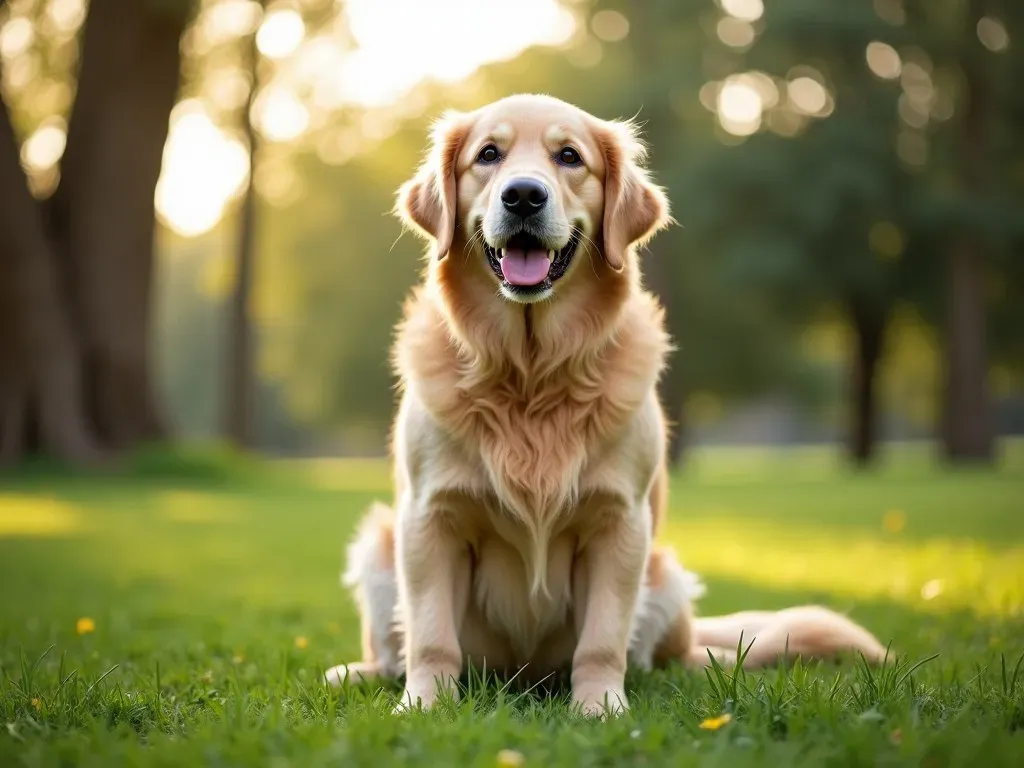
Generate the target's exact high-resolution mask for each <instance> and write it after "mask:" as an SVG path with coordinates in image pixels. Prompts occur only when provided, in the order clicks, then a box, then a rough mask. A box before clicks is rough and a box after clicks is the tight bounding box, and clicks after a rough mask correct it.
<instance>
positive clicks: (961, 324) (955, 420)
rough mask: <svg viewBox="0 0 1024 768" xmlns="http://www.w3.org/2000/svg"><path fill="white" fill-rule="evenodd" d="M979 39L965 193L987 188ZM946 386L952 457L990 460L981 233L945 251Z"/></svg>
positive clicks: (969, 70) (967, 117)
mask: <svg viewBox="0 0 1024 768" xmlns="http://www.w3.org/2000/svg"><path fill="white" fill-rule="evenodd" d="M970 10H971V13H970V19H971V20H972V21H971V24H972V26H971V29H972V30H973V28H974V27H973V23H974V20H976V19H978V18H980V17H981V16H982V15H983V8H982V3H981V2H979V0H974V1H973V2H972V3H971V4H970ZM981 55H983V52H982V51H981V50H980V45H979V44H978V41H977V40H972V51H971V54H970V55H968V56H967V57H966V61H965V62H964V78H965V81H966V85H967V88H966V92H967V94H968V96H967V101H968V103H967V108H966V110H965V111H964V114H963V124H962V125H963V133H962V137H961V142H960V146H961V150H960V151H961V153H962V155H961V158H960V181H961V191H962V194H963V195H964V197H965V198H967V197H970V198H978V197H981V196H983V195H984V193H985V180H986V164H987V162H988V159H987V152H986V142H987V140H988V122H989V111H990V108H991V103H990V102H991V97H990V94H989V84H988V78H987V77H986V73H985V72H983V71H982V68H981V61H980V60H979V56H981ZM946 281H947V294H946V388H945V401H944V404H943V405H944V408H943V438H944V444H945V445H944V447H945V453H946V457H947V458H948V459H950V460H952V461H956V462H960V461H982V462H988V461H991V460H992V458H993V454H994V437H993V432H992V417H991V413H990V405H989V393H988V350H987V342H986V329H985V324H986V322H985V258H984V253H983V250H982V244H981V242H980V239H979V238H978V237H977V235H976V234H974V233H966V232H965V233H961V234H960V236H959V237H956V238H953V239H952V240H951V242H950V246H949V251H948V252H947V254H946Z"/></svg>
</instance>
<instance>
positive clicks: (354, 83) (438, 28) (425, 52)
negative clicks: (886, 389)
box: [338, 0, 576, 106]
mask: <svg viewBox="0 0 1024 768" xmlns="http://www.w3.org/2000/svg"><path fill="white" fill-rule="evenodd" d="M344 9H345V15H346V18H347V20H348V23H349V30H350V32H351V34H352V37H353V38H354V39H355V41H356V45H357V47H356V50H355V51H353V52H352V53H351V54H350V55H349V56H347V57H346V60H345V62H344V64H343V65H342V68H341V69H342V71H341V72H340V74H339V82H338V86H339V88H340V89H341V91H342V92H343V94H344V98H345V100H348V101H355V102H358V103H360V104H363V105H365V106H380V105H384V104H388V103H391V102H393V101H395V100H396V99H398V98H399V97H400V96H402V95H403V94H404V93H405V92H406V91H408V90H410V89H411V88H412V87H413V86H414V85H416V84H417V83H419V82H420V81H422V80H425V79H437V80H441V81H444V82H455V81H459V80H462V79H464V78H466V77H468V76H469V75H471V74H472V73H473V72H474V71H476V70H477V69H478V68H479V67H480V66H482V65H483V64H486V63H489V62H494V61H502V60H506V59H510V58H512V57H514V56H515V55H517V54H518V53H520V52H521V51H522V50H524V49H525V48H527V47H529V46H531V45H558V44H561V43H565V42H566V41H568V40H569V38H570V37H571V36H572V34H573V32H574V31H575V25H576V22H575V17H574V16H573V15H572V13H570V12H569V11H568V10H566V9H565V8H563V7H562V6H561V4H560V3H558V2H557V0H520V2H518V3H517V4H516V8H515V13H509V6H508V4H507V3H506V2H501V0H450V2H445V3H424V2H422V0H389V1H388V2H383V1H382V0H350V1H349V2H347V3H346V4H345V6H344ZM482 30H487V32H486V33H481V31H482ZM443 39H454V40H459V41H460V42H459V44H458V45H438V43H437V41H438V40H443Z"/></svg>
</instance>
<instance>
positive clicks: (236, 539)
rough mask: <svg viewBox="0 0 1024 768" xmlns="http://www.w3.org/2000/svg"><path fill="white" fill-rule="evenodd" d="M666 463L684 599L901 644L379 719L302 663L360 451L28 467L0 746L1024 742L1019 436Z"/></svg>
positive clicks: (741, 755)
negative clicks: (596, 707) (810, 620)
mask: <svg viewBox="0 0 1024 768" xmlns="http://www.w3.org/2000/svg"><path fill="white" fill-rule="evenodd" d="M673 485H674V487H673V506H672V514H671V517H670V522H669V525H668V527H667V530H666V532H665V534H664V536H665V538H666V539H668V540H671V541H672V543H673V544H674V545H675V546H676V549H677V551H678V552H679V553H680V555H682V556H683V558H684V560H685V562H686V563H687V565H688V566H689V567H691V568H693V569H694V570H697V571H698V572H700V573H701V574H702V575H703V576H704V577H705V578H706V580H707V583H708V595H707V596H706V598H705V599H704V600H703V601H702V603H701V605H700V606H699V607H700V610H701V611H702V612H704V613H717V612H722V611H730V610H736V609H741V608H749V607H780V606H785V605H790V604H794V603H799V602H804V601H823V602H825V603H826V604H828V605H830V606H832V607H834V608H837V609H839V610H842V611H846V612H849V613H850V615H852V616H853V617H854V618H856V619H857V620H859V621H861V622H863V623H865V624H866V625H867V626H869V627H870V628H871V629H872V630H873V631H875V632H876V633H877V634H878V635H879V636H881V637H882V638H883V641H884V642H890V641H891V642H892V645H893V648H894V649H895V651H896V653H897V660H898V664H897V665H896V666H894V667H891V668H890V669H888V670H886V671H881V672H880V671H874V670H868V669H865V668H863V667H861V666H859V665H858V664H857V662H856V660H849V661H847V662H844V663H843V664H842V665H839V666H836V665H830V664H814V663H811V664H807V665H801V664H796V665H794V666H792V667H789V668H780V669H773V670H770V671H768V672H767V673H764V674H760V673H758V674H749V673H748V674H741V675H736V676H734V677H733V676H730V674H729V673H728V672H723V671H721V670H712V671H711V672H710V673H709V674H705V673H704V672H700V673H697V672H688V671H685V670H682V669H678V668H674V669H670V670H667V671H664V672H655V673H650V674H643V675H641V674H636V673H631V674H630V677H629V679H628V681H627V685H628V690H629V692H630V694H631V697H632V705H633V708H632V710H631V711H630V713H629V714H627V715H626V716H624V717H622V718H620V719H617V720H613V721H610V722H605V723H599V722H586V721H581V720H578V719H575V718H574V717H573V716H572V715H571V713H570V712H569V710H568V708H567V707H566V705H565V691H564V690H559V689H555V690H554V691H551V692H546V693H544V694H540V693H538V692H535V691H533V692H531V691H525V692H524V691H520V690H517V689H515V688H514V687H509V686H505V687H501V686H499V685H498V684H497V683H495V682H494V681H487V680H480V679H479V678H478V677H476V676H473V677H469V678H467V680H466V681H465V685H466V690H465V695H464V698H463V701H462V702H461V703H460V704H458V705H449V706H443V707H441V708H440V709H439V710H437V711H435V712H432V713H429V714H419V713H417V714H413V715H409V716H406V717H401V718H396V717H393V716H391V715H390V714H389V711H390V707H391V705H392V703H393V701H394V699H395V697H396V695H397V693H398V689H397V688H385V689H383V690H380V689H376V688H374V687H361V688H359V687H357V688H352V689H349V690H345V691H333V690H328V689H325V688H324V687H323V686H322V685H321V684H320V683H319V682H318V680H319V679H320V674H321V672H322V670H323V669H325V668H326V667H327V666H329V665H332V664H335V663H337V662H339V661H343V660H351V659H355V658H356V657H357V655H358V648H359V643H358V626H357V623H356V616H355V613H354V610H353V606H352V603H351V601H350V600H349V598H348V596H347V595H346V594H344V593H343V592H342V591H341V589H340V587H339V585H338V575H339V571H340V569H341V565H342V563H341V554H342V547H343V544H344V542H345V539H346V537H347V535H348V534H349V532H350V531H351V529H352V527H353V525H354V523H355V521H356V520H357V518H358V516H359V515H360V513H361V511H362V509H363V508H364V506H365V505H366V504H367V503H368V502H369V501H370V500H371V499H373V498H375V497H384V498H387V496H388V473H387V467H386V466H385V465H384V464H383V463H381V462H336V461H329V462H328V461H324V462H296V463H287V464H286V463H282V462H279V463H247V462H242V461H239V460H231V459H224V458H220V457H214V458H210V457H205V456H198V457H197V456H186V457H181V456H176V457H161V456H151V457H147V458H144V459H140V460H139V462H137V465H136V466H134V467H133V468H132V469H131V470H125V471H124V472H122V473H120V474H119V475H118V476H116V477H109V476H108V477H105V478H94V477H74V476H68V475H62V474H59V473H55V472H54V471H52V470H48V469H46V468H39V469H36V470H33V471H31V472H28V473H23V474H21V475H18V476H0V580H2V582H0V583H2V584H3V599H2V603H0V665H2V667H3V669H2V673H0V720H2V722H3V724H4V725H5V727H3V728H0V765H3V766H16V765H25V766H35V765H87V766H93V765H94V766H111V765H117V764H132V765H143V766H151V765H152V766H156V765H199V764H203V765H243V764H246V765H247V764H253V765H270V766H274V767H275V768H278V767H281V768H283V767H284V766H292V765H294V766H302V767H303V768H306V767H308V766H319V765H372V766H384V765H388V764H409V765H417V766H419V765H424V766H429V765H444V766H448V767H450V768H454V767H455V766H464V765H465V766H469V765H480V766H495V765H519V764H524V765H527V766H577V765H580V766H583V765H613V764H623V765H645V766H655V765H672V766H678V765H688V764H702V765H704V764H707V765H722V766H730V767H731V766H742V765H748V764H750V765H753V764H758V765H760V764H772V765H776V766H778V765H790V764H802V765H816V766H817V765H844V766H845V765H872V766H874V765H896V764H914V765H928V766H947V765H964V766H975V765H979V764H981V763H989V764H994V765H1021V764H1024V664H1022V663H1020V662H1021V657H1022V653H1024V444H1008V445H1006V446H1005V447H1004V452H1003V458H1002V461H1001V463H1000V466H999V468H998V469H997V470H990V471H982V470H971V471H967V470H963V471H956V472H953V471H949V470H940V469H938V468H936V467H935V466H934V465H933V463H932V462H931V460H930V457H929V455H928V453H927V452H926V451H923V450H922V449H920V448H903V449H898V450H897V449H892V450H890V451H889V452H888V454H887V455H886V457H885V460H884V463H883V465H882V466H881V467H880V468H879V469H876V470H874V471H871V472H869V473H864V474H856V473H853V472H850V471H848V470H846V469H844V468H843V466H842V465H841V464H840V463H839V462H838V461H837V460H836V457H835V456H834V455H833V454H832V453H831V452H827V451H823V450H792V451H773V452H768V451H761V450H726V449H720V450H714V451H707V452H705V453H701V454H700V455H698V456H696V457H695V459H694V461H693V462H692V463H691V464H690V466H689V467H688V468H687V470H686V472H684V473H682V474H680V475H679V476H678V477H676V478H675V479H674V483H673ZM723 714H728V715H729V717H728V718H719V717H718V716H720V715H723ZM713 718H718V719H713ZM702 723H703V724H704V725H705V727H704V728H702V727H701V724H702ZM715 725H718V726H719V727H718V728H717V729H715V728H713V727H708V726H715Z"/></svg>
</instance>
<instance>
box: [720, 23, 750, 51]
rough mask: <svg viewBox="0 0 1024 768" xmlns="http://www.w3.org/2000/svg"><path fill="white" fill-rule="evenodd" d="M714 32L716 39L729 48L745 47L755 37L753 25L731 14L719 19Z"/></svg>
mask: <svg viewBox="0 0 1024 768" xmlns="http://www.w3.org/2000/svg"><path fill="white" fill-rule="evenodd" d="M715 32H716V33H717V34H718V39H719V40H721V41H722V42H723V43H725V44H726V45H728V46H729V47H730V48H746V47H747V46H748V45H750V44H751V43H752V42H754V37H755V34H754V27H753V25H751V24H750V23H748V22H746V21H742V20H741V19H734V18H733V17H731V16H725V17H723V18H721V19H719V20H718V26H716V27H715Z"/></svg>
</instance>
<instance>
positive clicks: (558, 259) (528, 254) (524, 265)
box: [484, 229, 580, 294]
mask: <svg viewBox="0 0 1024 768" xmlns="http://www.w3.org/2000/svg"><path fill="white" fill-rule="evenodd" d="M579 242H580V237H579V230H576V229H573V231H572V236H571V237H570V238H569V242H568V243H566V245H565V247H564V248H562V249H560V250H553V249H549V248H546V247H545V246H544V244H543V243H541V241H540V240H538V239H537V238H536V237H534V236H533V235H531V234H529V233H527V232H520V233H519V234H517V235H513V236H512V237H511V238H510V239H509V241H508V243H506V244H505V247H504V248H493V247H491V246H490V245H488V244H486V243H485V244H484V250H485V251H486V252H487V262H488V263H489V264H490V265H491V269H492V270H493V271H494V274H496V275H497V276H498V279H499V280H501V283H502V286H503V287H504V288H506V289H508V290H510V291H512V292H513V293H519V294H534V293H541V292H542V291H545V290H547V289H549V288H551V285H552V283H554V282H555V281H556V280H558V279H559V278H560V277H562V275H564V274H565V272H566V270H567V269H568V268H569V265H570V264H571V263H572V258H573V256H575V255H576V247H577V246H578V245H579Z"/></svg>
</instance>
